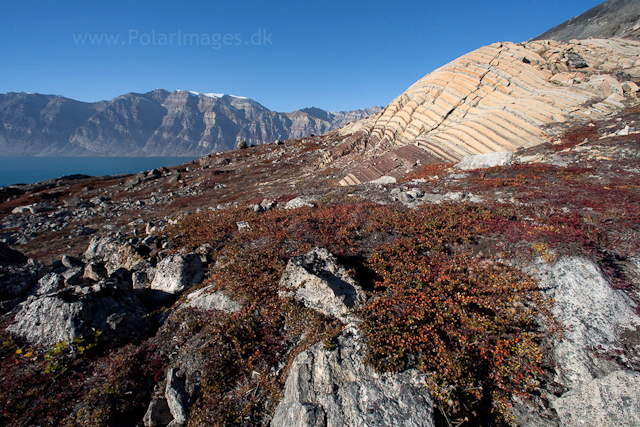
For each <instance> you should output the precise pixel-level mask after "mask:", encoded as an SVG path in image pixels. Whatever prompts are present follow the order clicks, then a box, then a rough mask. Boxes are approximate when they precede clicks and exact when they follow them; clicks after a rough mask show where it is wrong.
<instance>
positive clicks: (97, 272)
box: [83, 262, 109, 282]
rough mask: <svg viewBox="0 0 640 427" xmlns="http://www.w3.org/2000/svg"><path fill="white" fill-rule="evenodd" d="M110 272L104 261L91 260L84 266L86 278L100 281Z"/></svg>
mask: <svg viewBox="0 0 640 427" xmlns="http://www.w3.org/2000/svg"><path fill="white" fill-rule="evenodd" d="M108 275H109V273H108V272H107V269H106V268H105V267H104V263H101V262H90V263H89V264H87V265H86V266H85V267H84V274H83V277H84V278H85V279H89V280H94V281H96V282H97V281H99V280H101V279H104V278H105V277H107V276H108Z"/></svg>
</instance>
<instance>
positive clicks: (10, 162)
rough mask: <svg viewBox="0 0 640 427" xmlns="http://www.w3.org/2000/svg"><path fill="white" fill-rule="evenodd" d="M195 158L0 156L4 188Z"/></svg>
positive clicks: (177, 162) (115, 173)
mask: <svg viewBox="0 0 640 427" xmlns="http://www.w3.org/2000/svg"><path fill="white" fill-rule="evenodd" d="M194 159H195V157H0V187H4V186H7V185H12V184H31V183H34V182H38V181H44V180H45V179H50V178H59V177H61V176H63V175H75V174H83V175H91V176H102V175H117V174H121V173H138V172H141V171H145V170H150V169H155V168H159V167H162V166H165V167H169V166H176V165H179V164H182V163H187V162H190V161H191V160H194Z"/></svg>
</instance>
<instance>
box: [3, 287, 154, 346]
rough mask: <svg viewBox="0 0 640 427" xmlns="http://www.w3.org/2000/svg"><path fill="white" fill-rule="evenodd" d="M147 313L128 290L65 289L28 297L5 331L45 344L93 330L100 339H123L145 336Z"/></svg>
mask: <svg viewBox="0 0 640 427" xmlns="http://www.w3.org/2000/svg"><path fill="white" fill-rule="evenodd" d="M146 314H147V311H146V309H145V308H144V306H143V305H142V304H141V303H140V301H139V300H138V299H137V298H136V297H135V296H134V295H133V294H131V293H128V292H120V291H118V290H117V289H114V288H110V289H104V290H100V291H99V292H91V291H90V290H88V289H74V288H66V289H63V290H61V291H59V292H54V293H47V294H45V295H39V296H30V297H29V298H28V299H27V300H26V301H25V302H23V303H22V304H21V305H20V307H19V309H17V313H16V315H15V317H14V321H13V322H12V323H11V325H9V327H8V328H7V331H9V332H10V333H12V334H14V335H16V336H18V337H20V338H22V339H24V340H25V341H27V342H29V343H30V344H32V345H38V346H44V347H49V346H51V345H54V344H56V343H57V342H59V341H64V342H66V343H70V342H71V341H73V339H74V338H77V337H80V336H85V337H88V336H90V335H91V333H92V332H93V331H92V329H95V330H100V331H101V332H102V334H101V338H103V339H105V340H107V341H109V342H111V341H116V342H123V341H129V340H131V339H135V338H140V337H144V336H146V335H147V333H148V324H147V321H146V320H145V319H144V316H145V315H146Z"/></svg>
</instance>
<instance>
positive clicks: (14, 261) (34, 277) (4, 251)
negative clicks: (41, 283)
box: [0, 243, 42, 301]
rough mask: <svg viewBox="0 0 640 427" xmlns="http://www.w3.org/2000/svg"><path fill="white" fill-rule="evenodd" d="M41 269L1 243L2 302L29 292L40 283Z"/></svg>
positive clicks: (0, 290)
mask: <svg viewBox="0 0 640 427" xmlns="http://www.w3.org/2000/svg"><path fill="white" fill-rule="evenodd" d="M41 268H42V267H41V266H40V264H39V263H37V262H36V261H35V260H32V259H29V258H27V257H26V256H25V255H24V254H22V253H21V252H19V251H16V250H14V249H11V248H9V247H8V246H6V245H5V244H3V243H0V301H4V300H10V299H13V298H15V297H18V296H23V295H25V294H26V293H27V292H29V290H30V289H32V288H33V287H34V286H35V285H36V283H37V282H38V279H39V277H40V275H41V272H40V270H41Z"/></svg>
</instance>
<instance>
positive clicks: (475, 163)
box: [455, 151, 513, 170]
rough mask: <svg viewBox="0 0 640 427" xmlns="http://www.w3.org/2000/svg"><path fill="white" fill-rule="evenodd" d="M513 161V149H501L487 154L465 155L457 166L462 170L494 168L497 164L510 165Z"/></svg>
mask: <svg viewBox="0 0 640 427" xmlns="http://www.w3.org/2000/svg"><path fill="white" fill-rule="evenodd" d="M512 161H513V153H512V152H511V151H500V152H495V153H485V154H468V155H466V156H464V158H463V159H462V160H460V162H459V163H458V164H456V165H455V167H456V168H458V169H460V170H473V169H484V168H492V167H495V166H508V165H510V164H511V163H512Z"/></svg>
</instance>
